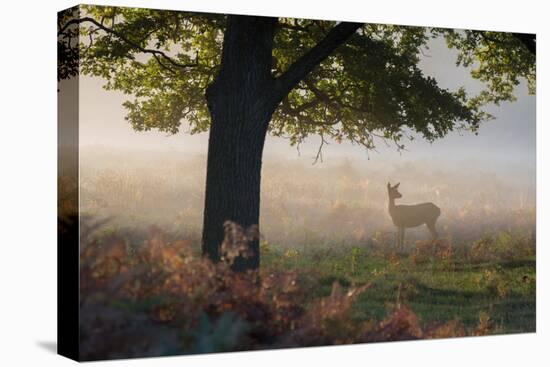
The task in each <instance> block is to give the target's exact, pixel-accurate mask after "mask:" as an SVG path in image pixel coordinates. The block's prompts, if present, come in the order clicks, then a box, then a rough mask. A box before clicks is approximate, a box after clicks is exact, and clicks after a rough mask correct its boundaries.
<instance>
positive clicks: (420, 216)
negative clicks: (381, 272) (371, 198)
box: [388, 182, 441, 249]
mask: <svg viewBox="0 0 550 367" xmlns="http://www.w3.org/2000/svg"><path fill="white" fill-rule="evenodd" d="M398 187H399V183H398V184H397V185H395V186H392V185H390V183H389V182H388V196H389V199H390V203H389V206H388V209H389V212H390V216H391V219H392V221H393V224H395V226H396V227H397V246H398V247H399V248H400V249H403V242H404V239H405V228H412V227H418V226H420V225H422V224H426V226H427V227H428V229H429V230H430V233H431V234H432V240H434V241H435V240H437V236H438V235H437V231H436V230H435V222H436V221H437V218H439V215H440V214H441V210H440V209H439V208H438V207H437V206H436V205H435V204H434V203H421V204H415V205H395V199H399V198H400V197H402V195H401V193H400V192H399V191H397V188H398Z"/></svg>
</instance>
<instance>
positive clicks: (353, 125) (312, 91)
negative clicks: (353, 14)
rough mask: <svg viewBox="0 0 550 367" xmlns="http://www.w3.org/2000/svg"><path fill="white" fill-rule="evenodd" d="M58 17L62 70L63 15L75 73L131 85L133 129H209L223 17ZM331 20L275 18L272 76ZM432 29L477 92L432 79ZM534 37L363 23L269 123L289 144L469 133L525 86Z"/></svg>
mask: <svg viewBox="0 0 550 367" xmlns="http://www.w3.org/2000/svg"><path fill="white" fill-rule="evenodd" d="M60 22H61V24H59V32H58V34H59V35H60V36H61V37H60V39H61V41H59V42H61V44H62V47H61V51H60V52H61V55H62V56H63V55H67V57H66V58H65V59H66V60H68V61H67V62H66V63H63V62H61V64H62V65H61V66H60V76H61V77H63V76H65V77H66V76H70V75H71V72H70V70H71V66H72V67H74V65H73V64H74V63H73V64H71V62H70V60H73V58H71V57H70V56H71V55H72V54H71V52H72V51H70V47H68V46H67V44H68V43H67V42H66V41H63V36H67V37H71V36H74V35H71V34H70V33H69V32H70V31H71V29H73V30H74V28H72V27H71V25H72V24H79V27H80V41H79V49H80V50H79V51H80V67H81V72H83V73H84V74H87V75H93V76H98V77H102V78H104V79H105V80H106V81H107V83H106V86H105V87H106V88H107V89H113V90H119V91H122V92H124V93H126V94H128V101H126V102H125V103H124V107H125V108H126V110H127V115H126V119H127V120H128V121H129V122H130V123H131V125H132V126H133V128H134V129H135V130H138V131H144V130H150V129H158V130H159V131H163V132H168V133H177V132H178V131H179V130H180V129H181V126H182V122H184V121H186V122H188V123H189V126H190V132H191V133H199V132H204V131H207V130H208V129H209V127H210V115H209V111H208V108H207V102H206V99H205V91H206V88H207V87H208V86H209V85H210V83H212V81H213V80H214V78H215V76H216V74H217V72H218V70H219V67H220V62H221V54H222V47H223V35H224V29H225V26H226V15H222V14H206V13H190V12H181V11H170V10H151V9H137V8H121V7H102V6H81V7H80V14H79V16H77V17H73V18H72V19H71V17H61V18H60ZM337 24H338V23H337V22H333V21H324V20H307V19H291V18H279V19H278V24H277V30H276V33H275V36H274V42H273V51H272V58H273V60H272V76H273V78H277V77H279V76H281V75H282V74H283V73H284V72H285V71H286V70H288V69H289V68H290V67H291V65H292V64H293V63H294V62H295V61H296V60H297V59H299V58H300V57H301V56H302V55H304V54H305V53H307V52H308V50H311V49H312V48H313V47H315V45H317V44H318V43H319V42H320V41H321V40H322V39H323V38H324V37H326V36H327V34H328V33H329V32H330V31H331V29H333V28H334V27H335V26H336V25H337ZM433 37H445V39H446V41H447V45H448V46H449V47H452V48H455V49H457V50H458V58H457V61H456V63H457V65H463V66H466V67H471V68H472V71H471V75H472V77H473V78H474V79H478V80H480V81H481V82H483V83H484V85H485V89H484V90H483V91H482V92H481V93H480V94H478V95H468V94H467V93H466V91H465V89H464V88H459V89H457V90H448V89H444V88H441V87H440V86H439V85H438V83H437V81H436V80H435V79H434V78H432V77H430V76H427V75H425V74H424V73H423V72H422V70H421V69H420V68H419V65H418V64H419V61H420V55H421V48H423V47H426V46H427V44H428V42H429V40H430V38H433ZM534 47H535V41H534V37H533V36H531V35H518V34H512V33H500V32H485V31H458V30H450V29H437V28H424V27H411V26H395V25H381V24H363V25H361V26H360V27H359V28H358V29H357V31H356V32H355V33H354V34H353V35H352V36H351V37H350V38H349V39H348V40H347V41H346V42H344V43H343V44H342V45H340V46H339V47H338V48H336V50H335V51H333V52H332V53H331V54H330V55H329V56H328V57H327V58H325V59H324V60H323V61H321V62H320V63H319V64H318V65H317V66H316V67H315V68H314V69H313V71H312V72H310V73H308V74H307V76H306V77H305V78H304V79H302V80H301V81H300V82H299V83H298V84H297V85H296V87H294V88H293V89H292V90H291V91H290V92H289V93H288V95H287V96H285V97H284V98H283V100H282V102H281V103H280V104H279V106H278V107H277V109H276V110H275V112H274V114H273V116H272V120H271V122H270V125H269V133H270V134H272V135H275V136H281V137H286V138H288V139H289V140H290V143H291V144H299V143H300V142H301V141H303V139H305V138H306V137H307V136H309V135H314V134H316V135H321V137H322V138H323V139H325V138H331V139H334V140H336V141H342V140H345V139H347V140H349V141H351V142H353V143H356V144H360V145H363V146H365V147H366V148H373V147H374V146H375V140H376V138H377V137H379V138H382V139H386V140H390V141H394V142H395V143H396V145H397V147H398V148H401V147H403V145H402V140H403V138H405V137H408V134H407V133H408V132H412V133H415V134H418V135H420V136H422V137H424V138H425V139H427V140H429V141H432V140H434V139H437V138H441V137H443V136H445V135H446V134H447V133H448V132H449V131H451V130H453V129H456V128H463V129H468V130H472V131H476V130H477V128H478V127H479V124H480V123H481V122H482V121H484V120H486V119H488V118H489V117H490V116H489V115H488V114H487V113H486V112H485V111H484V109H483V107H484V106H485V105H486V104H488V103H499V102H502V101H506V100H513V99H514V94H513V91H514V88H515V87H516V86H517V85H518V84H519V83H520V81H521V80H522V79H524V80H527V84H528V86H529V91H530V92H531V93H534V88H535V48H534ZM63 65H64V67H63ZM61 67H63V69H62V70H61Z"/></svg>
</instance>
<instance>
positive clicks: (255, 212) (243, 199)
mask: <svg viewBox="0 0 550 367" xmlns="http://www.w3.org/2000/svg"><path fill="white" fill-rule="evenodd" d="M275 25H276V19H273V18H267V17H250V16H228V21H227V28H226V31H225V34H224V44H223V52H222V61H221V66H220V71H219V73H218V75H217V77H216V78H215V80H214V81H213V83H212V84H211V85H210V86H209V88H208V89H207V92H206V99H207V103H208V109H209V111H210V115H211V127H210V136H209V140H208V163H207V175H206V197H205V208H204V225H203V235H202V251H203V254H205V255H208V257H209V258H210V259H211V260H213V261H218V260H219V259H220V253H219V247H220V245H221V243H222V241H223V238H224V229H223V223H224V222H225V221H227V220H230V221H233V222H235V223H237V224H239V225H241V226H242V227H243V228H248V227H249V226H252V225H258V227H259V216H260V181H261V169H262V153H263V147H264V142H265V137H266V133H267V128H268V124H269V121H270V120H271V115H272V114H273V111H274V109H275V101H274V98H273V85H274V81H273V78H272V76H271V60H272V56H271V53H272V43H273V33H274V28H275ZM250 246H251V250H252V256H249V257H247V258H242V257H240V258H237V259H236V260H235V262H234V263H233V268H234V269H235V270H237V271H245V270H248V269H256V268H258V267H259V263H260V262H259V260H260V257H259V243H258V240H257V239H256V240H254V241H252V243H250Z"/></svg>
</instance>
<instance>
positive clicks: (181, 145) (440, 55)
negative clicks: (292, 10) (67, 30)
mask: <svg viewBox="0 0 550 367" xmlns="http://www.w3.org/2000/svg"><path fill="white" fill-rule="evenodd" d="M424 54H425V56H422V61H421V68H422V70H423V71H424V73H425V74H427V75H431V76H434V77H435V78H436V80H437V81H438V82H439V84H440V85H441V86H442V87H445V88H450V89H453V90H454V89H456V88H457V87H459V86H461V85H464V86H465V87H466V89H467V91H468V92H469V93H476V92H477V91H479V89H480V84H479V83H478V82H477V81H475V80H473V79H472V78H471V77H470V75H469V72H468V70H466V69H464V68H459V67H456V66H455V54H454V52H453V51H451V50H449V49H447V47H446V46H445V44H444V42H443V41H442V40H434V41H432V42H431V43H430V48H429V50H424ZM103 83H104V82H103V80H101V79H99V78H90V77H86V76H82V77H81V79H80V87H81V89H80V143H81V145H82V146H87V147H89V146H107V147H120V148H131V149H147V150H149V149H153V150H164V149H169V150H176V151H182V153H183V152H189V153H206V151H207V140H208V136H207V133H203V134H199V135H194V136H192V135H189V134H186V133H184V132H181V133H179V134H177V135H174V136H167V135H166V134H165V133H159V132H156V131H150V132H135V131H133V130H132V128H131V127H130V125H129V123H128V122H127V121H125V120H124V115H125V110H124V108H123V107H122V102H124V101H125V100H126V99H127V96H124V95H123V94H122V93H119V92H113V91H105V90H104V89H102V87H101V86H102V85H103ZM62 94H63V90H62V91H61V92H60V98H63V96H62ZM516 95H517V101H515V102H512V103H504V104H502V105H501V106H499V107H496V106H492V107H490V108H488V111H489V112H490V113H492V114H493V115H494V116H495V119H494V120H492V121H489V122H486V123H485V124H484V125H483V126H482V127H481V129H480V131H479V135H478V136H475V135H473V134H468V133H464V134H463V135H459V134H458V133H453V134H450V135H449V136H447V137H446V138H444V139H442V140H439V141H437V142H435V143H434V144H429V143H427V142H425V141H423V140H422V139H418V140H415V141H414V142H410V143H408V144H407V149H408V151H406V152H402V153H401V154H399V153H397V152H396V151H395V148H393V147H392V148H386V147H385V146H384V144H383V143H382V142H380V143H379V144H378V152H370V154H369V156H370V161H371V162H375V161H376V162H388V163H394V164H395V163H399V162H405V161H410V160H431V161H434V160H439V161H443V162H444V163H447V164H448V162H462V163H464V162H469V161H471V162H476V164H479V165H481V166H484V167H487V169H491V168H493V169H496V170H498V169H499V167H500V169H504V170H506V169H509V168H510V167H516V166H517V167H521V168H522V169H521V171H522V172H525V169H527V171H528V172H531V171H532V172H534V169H535V96H530V95H528V94H527V88H526V86H525V85H520V87H519V88H518V89H517V91H516ZM181 130H182V131H185V130H186V128H182V129H181ZM318 144H319V138H318V137H316V136H313V137H311V138H310V139H308V141H306V142H305V143H304V144H302V145H301V147H300V151H301V155H300V156H299V155H298V152H297V150H296V148H293V147H290V146H289V145H288V142H287V141H286V140H284V139H281V138H274V137H268V140H267V143H266V146H265V155H266V156H268V157H269V156H273V155H279V156H280V155H284V156H285V157H288V158H295V159H305V160H312V157H313V156H314V155H315V152H316V150H317V148H318ZM342 156H346V157H350V158H353V159H354V160H363V161H365V163H366V164H368V162H369V161H368V160H367V153H366V152H365V149H364V148H362V147H359V146H354V145H352V144H351V143H342V144H336V143H331V144H330V145H328V146H325V149H324V154H323V157H324V160H325V161H330V160H331V159H337V158H341V157H342ZM532 180H533V181H534V176H533V178H532Z"/></svg>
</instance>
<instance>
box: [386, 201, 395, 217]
mask: <svg viewBox="0 0 550 367" xmlns="http://www.w3.org/2000/svg"><path fill="white" fill-rule="evenodd" d="M388 210H389V212H390V215H391V216H392V217H393V213H394V212H395V198H390V203H389V204H388Z"/></svg>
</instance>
